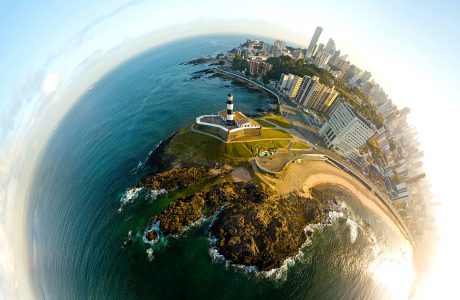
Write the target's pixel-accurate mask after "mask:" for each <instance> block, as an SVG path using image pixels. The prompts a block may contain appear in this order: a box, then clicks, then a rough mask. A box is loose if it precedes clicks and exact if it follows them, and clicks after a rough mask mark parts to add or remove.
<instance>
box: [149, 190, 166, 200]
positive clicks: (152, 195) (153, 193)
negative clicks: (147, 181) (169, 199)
mask: <svg viewBox="0 0 460 300" xmlns="http://www.w3.org/2000/svg"><path fill="white" fill-rule="evenodd" d="M167 192H168V191H167V190H165V189H159V190H150V191H149V197H150V199H152V200H155V199H156V198H158V196H161V195H163V194H166V193H167Z"/></svg>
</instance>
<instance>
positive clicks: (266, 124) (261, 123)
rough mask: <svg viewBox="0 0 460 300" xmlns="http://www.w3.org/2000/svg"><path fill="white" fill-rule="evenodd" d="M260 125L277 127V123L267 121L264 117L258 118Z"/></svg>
mask: <svg viewBox="0 0 460 300" xmlns="http://www.w3.org/2000/svg"><path fill="white" fill-rule="evenodd" d="M256 121H257V122H258V123H259V124H260V125H262V126H263V127H268V128H273V127H275V125H273V124H272V123H269V122H267V121H265V120H264V119H257V120H256Z"/></svg>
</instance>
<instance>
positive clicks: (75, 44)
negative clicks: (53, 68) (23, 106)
mask: <svg viewBox="0 0 460 300" xmlns="http://www.w3.org/2000/svg"><path fill="white" fill-rule="evenodd" d="M142 2H145V0H131V1H129V2H127V3H125V4H123V5H121V6H119V7H117V8H115V9H114V10H112V11H110V12H108V13H106V14H103V15H101V16H99V17H97V18H96V19H94V20H93V21H91V22H90V23H89V24H87V25H86V26H85V27H83V29H81V30H80V31H78V32H77V33H76V34H75V35H73V36H72V37H71V38H70V39H69V40H67V42H65V43H64V44H63V46H62V47H61V48H59V49H58V50H56V51H54V52H52V53H51V54H50V55H48V58H47V60H46V63H45V64H48V63H49V62H51V61H52V60H54V59H56V58H57V57H59V56H61V55H63V54H64V53H66V52H68V51H71V50H75V49H76V48H79V47H80V46H81V45H83V44H84V43H85V42H86V41H87V40H88V39H89V35H90V33H91V31H92V30H93V29H94V28H95V27H96V26H97V25H99V24H101V23H103V22H104V21H106V20H108V19H111V18H113V17H114V16H116V15H118V14H120V13H121V12H123V11H124V10H126V9H128V8H130V7H132V6H135V5H138V4H140V3H142Z"/></svg>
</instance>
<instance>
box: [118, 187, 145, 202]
mask: <svg viewBox="0 0 460 300" xmlns="http://www.w3.org/2000/svg"><path fill="white" fill-rule="evenodd" d="M142 190H143V188H138V187H134V188H130V189H128V190H127V191H126V192H125V193H124V194H123V196H122V197H121V199H120V202H121V205H126V204H127V203H130V202H133V201H134V200H135V199H136V197H137V196H138V195H139V192H140V191H142Z"/></svg>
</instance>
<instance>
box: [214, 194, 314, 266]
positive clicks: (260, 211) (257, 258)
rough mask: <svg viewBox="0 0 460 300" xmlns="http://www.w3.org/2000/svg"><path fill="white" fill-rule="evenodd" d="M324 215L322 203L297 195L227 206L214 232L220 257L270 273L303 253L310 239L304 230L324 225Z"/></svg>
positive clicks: (217, 221) (219, 217)
mask: <svg viewBox="0 0 460 300" xmlns="http://www.w3.org/2000/svg"><path fill="white" fill-rule="evenodd" d="M322 214H323V213H322V206H321V204H320V203H319V201H318V200H316V199H311V198H304V197H301V196H299V195H297V194H291V195H289V196H287V197H283V198H279V199H265V201H261V202H252V201H243V202H239V203H231V204H229V205H228V206H226V207H225V208H224V209H223V210H222V211H221V212H220V214H219V216H218V217H217V218H216V220H215V222H214V223H213V225H212V228H211V232H212V234H213V236H214V237H215V238H216V240H217V241H216V247H217V249H218V250H219V253H220V254H222V255H223V256H224V257H225V258H226V259H229V260H231V261H232V263H235V264H242V265H252V266H257V268H258V269H259V270H270V269H272V268H278V267H280V266H281V265H282V264H283V262H284V260H285V259H286V258H288V257H291V256H294V255H295V254H296V253H297V252H298V251H299V249H300V247H301V246H302V244H303V243H304V242H305V241H306V239H307V233H305V232H304V228H305V227H306V226H307V225H309V224H316V223H320V222H321V220H322V218H323V215H322Z"/></svg>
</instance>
